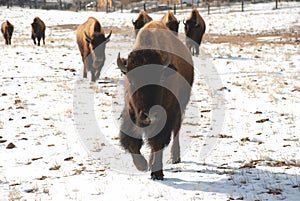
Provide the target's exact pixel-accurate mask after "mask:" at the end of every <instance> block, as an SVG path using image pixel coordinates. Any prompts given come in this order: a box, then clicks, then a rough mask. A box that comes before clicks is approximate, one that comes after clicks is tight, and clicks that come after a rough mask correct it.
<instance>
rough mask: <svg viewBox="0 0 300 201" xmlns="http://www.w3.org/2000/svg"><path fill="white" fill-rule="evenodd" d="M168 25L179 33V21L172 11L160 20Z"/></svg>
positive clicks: (174, 31)
mask: <svg viewBox="0 0 300 201" xmlns="http://www.w3.org/2000/svg"><path fill="white" fill-rule="evenodd" d="M160 21H161V22H162V23H163V24H164V25H166V26H167V27H168V28H169V29H170V30H171V31H173V33H175V34H176V35H178V28H179V23H180V22H179V21H178V20H177V19H176V17H175V16H174V14H173V13H172V11H168V12H167V13H166V14H165V15H164V16H163V17H162V18H161V20H160Z"/></svg>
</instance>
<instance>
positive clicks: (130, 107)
mask: <svg viewBox="0 0 300 201" xmlns="http://www.w3.org/2000/svg"><path fill="white" fill-rule="evenodd" d="M151 63H152V64H156V66H157V65H163V61H162V59H161V55H160V54H159V53H158V52H157V51H154V50H139V51H135V52H132V53H131V54H130V55H129V57H128V60H127V68H128V73H127V74H126V79H125V99H126V100H125V107H124V110H123V113H122V117H123V121H122V124H121V128H120V142H121V145H122V146H123V147H124V148H125V150H127V151H128V152H129V153H131V155H132V158H133V162H134V164H135V166H136V168H137V169H138V170H140V171H146V170H147V169H148V163H147V161H146V159H145V158H144V157H143V156H142V154H141V152H140V149H141V147H142V145H143V134H144V138H146V140H147V141H148V143H149V145H150V147H151V154H150V157H149V168H150V170H151V178H152V179H158V180H162V179H163V176H164V175H163V171H162V166H163V165H162V151H163V149H164V147H166V146H167V145H168V144H169V143H170V140H171V134H172V131H173V132H174V142H173V145H172V156H171V157H172V162H173V163H178V162H180V148H179V140H178V135H177V134H178V131H179V129H180V126H181V115H182V114H181V108H180V105H179V103H178V101H177V99H176V97H175V95H173V94H172V92H170V91H169V90H168V89H166V88H164V87H162V86H159V85H146V86H143V87H141V88H138V89H137V90H135V89H134V85H135V84H138V83H139V82H143V79H145V76H149V75H150V76H156V77H155V79H156V78H157V82H159V81H161V80H163V79H164V76H168V75H165V74H164V72H163V71H161V68H159V69H157V68H156V69H155V65H153V66H152V65H151ZM145 65H149V66H147V68H149V69H147V68H146V69H147V70H146V72H145V74H144V76H134V75H130V73H129V72H130V71H131V70H133V69H135V68H139V66H145ZM143 70H144V69H143ZM155 71H156V72H155ZM132 81H134V82H135V84H134V85H132V84H131V83H130V82H132ZM126 83H127V84H126ZM138 86H139V84H138ZM129 91H131V92H134V93H133V94H132V96H131V97H129V96H130V95H129ZM156 105H159V106H161V107H162V108H163V109H164V110H165V112H166V120H165V121H166V122H165V124H164V125H163V126H162V129H161V130H160V131H157V129H156V128H157V127H158V124H159V123H160V122H161V121H162V119H161V115H160V114H159V113H158V114H156V115H154V116H155V117H151V114H150V113H149V111H150V110H151V108H152V107H154V106H156ZM153 119H154V120H153ZM145 120H147V121H145ZM133 124H135V125H136V126H139V127H134V126H132V125H133ZM150 125H151V126H150ZM139 128H142V129H139ZM143 131H144V133H143Z"/></svg>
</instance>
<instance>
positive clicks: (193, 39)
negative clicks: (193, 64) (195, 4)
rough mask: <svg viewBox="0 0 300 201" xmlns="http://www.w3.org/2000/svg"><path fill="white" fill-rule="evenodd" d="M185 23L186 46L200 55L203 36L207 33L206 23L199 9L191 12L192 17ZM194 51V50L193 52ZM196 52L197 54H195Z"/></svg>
mask: <svg viewBox="0 0 300 201" xmlns="http://www.w3.org/2000/svg"><path fill="white" fill-rule="evenodd" d="M183 23H184V31H185V35H186V41H185V42H186V45H187V46H188V48H189V49H190V51H191V52H192V53H193V55H194V54H196V55H199V46H200V44H201V41H202V37H203V34H204V33H205V28H206V26H205V22H204V20H203V18H202V17H201V16H200V14H199V12H198V10H197V9H193V10H192V11H191V14H190V16H189V17H188V19H187V20H186V22H183ZM192 49H193V50H192ZM194 50H196V52H194Z"/></svg>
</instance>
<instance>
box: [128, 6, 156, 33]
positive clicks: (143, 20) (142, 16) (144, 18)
mask: <svg viewBox="0 0 300 201" xmlns="http://www.w3.org/2000/svg"><path fill="white" fill-rule="evenodd" d="M150 21H152V18H151V17H150V16H149V15H148V14H147V12H146V11H144V10H141V11H140V13H139V15H138V17H137V19H136V20H135V21H133V20H132V24H133V26H134V32H135V36H136V35H137V34H138V32H139V30H140V29H141V28H142V27H143V26H144V25H145V24H147V23H148V22H150Z"/></svg>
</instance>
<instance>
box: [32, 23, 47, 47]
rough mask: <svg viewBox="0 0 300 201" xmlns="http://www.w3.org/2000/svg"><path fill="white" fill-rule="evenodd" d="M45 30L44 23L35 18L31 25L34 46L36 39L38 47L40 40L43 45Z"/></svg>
mask: <svg viewBox="0 0 300 201" xmlns="http://www.w3.org/2000/svg"><path fill="white" fill-rule="evenodd" d="M45 30H46V26H45V23H44V22H43V21H42V20H41V19H40V18H39V17H35V18H34V19H33V23H32V24H31V38H32V40H33V42H34V44H35V45H36V41H35V39H37V45H38V46H40V41H41V39H43V44H44V45H45Z"/></svg>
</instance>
